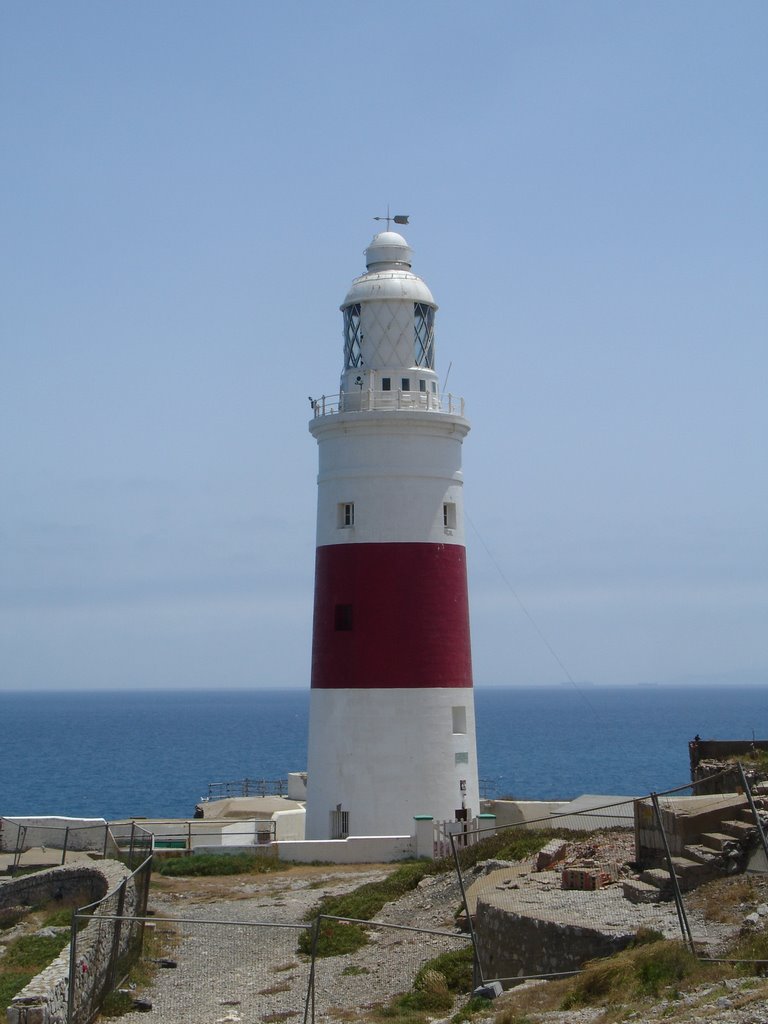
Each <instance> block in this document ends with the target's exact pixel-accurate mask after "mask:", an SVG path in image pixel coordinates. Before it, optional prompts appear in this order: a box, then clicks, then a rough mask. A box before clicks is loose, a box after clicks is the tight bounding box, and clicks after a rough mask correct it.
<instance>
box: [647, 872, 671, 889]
mask: <svg viewBox="0 0 768 1024" xmlns="http://www.w3.org/2000/svg"><path fill="white" fill-rule="evenodd" d="M640 881H641V882H645V884H646V885H653V886H655V887H656V888H657V889H658V890H659V891H660V892H672V888H673V886H672V879H671V878H670V877H669V872H668V871H667V869H666V868H646V870H645V871H641V872H640Z"/></svg>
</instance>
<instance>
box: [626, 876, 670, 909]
mask: <svg viewBox="0 0 768 1024" xmlns="http://www.w3.org/2000/svg"><path fill="white" fill-rule="evenodd" d="M621 887H622V889H623V890H624V899H625V900H629V902H630V903H659V902H660V901H661V900H667V899H670V898H671V897H670V896H668V895H667V894H665V893H663V892H662V891H661V889H659V888H657V887H656V886H655V885H650V884H649V883H648V882H641V881H640V880H639V879H634V878H632V879H628V880H627V881H624V882H622V883H621Z"/></svg>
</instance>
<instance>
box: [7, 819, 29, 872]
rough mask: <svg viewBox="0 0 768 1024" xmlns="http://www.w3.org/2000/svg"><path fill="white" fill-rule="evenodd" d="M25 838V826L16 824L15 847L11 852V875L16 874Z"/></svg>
mask: <svg viewBox="0 0 768 1024" xmlns="http://www.w3.org/2000/svg"><path fill="white" fill-rule="evenodd" d="M26 838H27V826H26V825H17V826H16V849H15V850H14V852H13V864H12V865H11V870H10V874H11V877H13V876H14V875H15V874H16V869H17V868H18V866H19V862H20V861H21V855H22V853H23V850H22V847H23V845H24V842H25V840H26Z"/></svg>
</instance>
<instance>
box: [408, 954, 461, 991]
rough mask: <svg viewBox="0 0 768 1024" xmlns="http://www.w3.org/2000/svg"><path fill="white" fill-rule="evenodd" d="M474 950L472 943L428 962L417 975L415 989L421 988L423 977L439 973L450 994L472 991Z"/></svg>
mask: <svg viewBox="0 0 768 1024" xmlns="http://www.w3.org/2000/svg"><path fill="white" fill-rule="evenodd" d="M473 962H474V950H473V948H472V945H471V943H467V944H466V945H465V946H462V947H461V949H452V950H450V951H449V952H447V953H441V954H440V955H439V956H436V957H434V958H433V959H432V960H428V961H427V962H426V963H425V964H424V966H423V967H421V969H420V970H419V971H418V973H417V974H416V980H415V981H414V988H419V986H420V984H421V982H422V980H423V977H424V975H425V974H426V973H428V972H430V971H431V972H437V973H439V974H440V975H441V976H442V977H443V978H445V983H446V985H447V986H448V990H449V991H450V992H455V993H463V992H471V991H472V964H473Z"/></svg>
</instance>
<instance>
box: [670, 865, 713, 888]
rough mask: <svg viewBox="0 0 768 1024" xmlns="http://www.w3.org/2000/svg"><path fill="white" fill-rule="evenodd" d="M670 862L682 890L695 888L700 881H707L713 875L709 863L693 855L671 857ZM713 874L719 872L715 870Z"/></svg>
mask: <svg viewBox="0 0 768 1024" xmlns="http://www.w3.org/2000/svg"><path fill="white" fill-rule="evenodd" d="M672 864H673V865H674V868H675V874H676V875H677V878H678V882H679V884H680V888H681V889H682V890H683V891H684V892H688V891H689V890H690V889H695V888H696V886H697V885H701V884H702V882H708V881H709V880H710V878H712V877H713V870H712V867H711V866H710V865H709V864H705V863H702V862H701V861H699V860H696V859H695V858H693V857H673V858H672ZM714 874H719V872H717V871H715V872H714Z"/></svg>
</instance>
